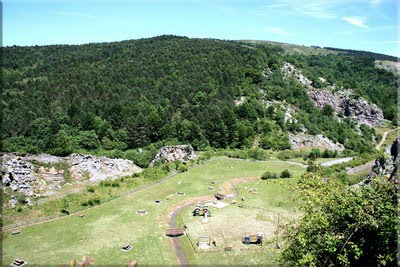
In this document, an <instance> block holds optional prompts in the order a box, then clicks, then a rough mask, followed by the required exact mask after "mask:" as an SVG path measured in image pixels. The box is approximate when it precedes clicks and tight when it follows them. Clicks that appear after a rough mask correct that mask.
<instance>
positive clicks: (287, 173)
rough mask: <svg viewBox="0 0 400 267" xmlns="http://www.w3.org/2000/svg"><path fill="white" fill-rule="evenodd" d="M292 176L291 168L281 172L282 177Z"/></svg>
mask: <svg viewBox="0 0 400 267" xmlns="http://www.w3.org/2000/svg"><path fill="white" fill-rule="evenodd" d="M290 177H292V174H291V173H290V171H289V170H284V171H283V172H281V178H290Z"/></svg>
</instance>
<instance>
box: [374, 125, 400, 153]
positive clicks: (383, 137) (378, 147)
mask: <svg viewBox="0 0 400 267" xmlns="http://www.w3.org/2000/svg"><path fill="white" fill-rule="evenodd" d="M399 129H400V128H396V129H393V130H389V131H386V132H384V133H383V135H382V140H381V141H380V142H379V143H378V144H376V146H375V148H376V149H377V150H379V149H380V148H381V146H382V145H383V143H385V140H386V137H387V136H388V134H389V133H390V132H393V131H397V130H399Z"/></svg>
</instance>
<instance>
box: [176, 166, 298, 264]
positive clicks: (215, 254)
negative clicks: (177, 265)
mask: <svg viewBox="0 0 400 267" xmlns="http://www.w3.org/2000/svg"><path fill="white" fill-rule="evenodd" d="M297 174H299V172H296V174H295V176H298V175H297ZM296 182H297V179H296V178H294V179H276V180H267V181H263V180H259V181H254V182H246V183H240V184H237V185H236V188H237V190H238V196H237V197H236V198H233V199H227V200H225V201H224V202H225V203H226V204H227V205H226V206H225V207H222V208H213V207H210V211H211V214H212V217H210V218H208V222H207V223H203V222H202V217H194V216H192V213H191V212H192V210H193V209H194V206H190V207H189V208H187V209H184V210H183V211H182V212H181V214H179V215H180V216H179V217H177V221H178V222H181V225H183V224H185V225H186V226H187V230H186V232H187V233H188V235H187V236H183V237H181V240H182V242H183V243H184V248H185V253H186V255H187V256H188V258H189V262H190V263H191V264H199V265H209V264H211V263H213V262H218V263H219V264H222V265H232V264H235V265H246V264H276V257H277V255H278V253H279V250H277V249H276V241H277V232H276V230H277V229H278V214H279V222H280V223H279V225H280V227H282V225H283V224H284V223H285V222H287V220H288V219H293V218H295V217H296V216H298V212H297V211H296V210H295V206H296V205H295V203H296V197H297V195H298V194H297V192H296V191H295V189H294V188H295V186H294V184H295V183H296ZM255 189H256V190H255ZM254 192H257V193H254ZM242 197H244V201H242ZM232 201H235V202H236V204H231V203H232ZM237 204H241V205H243V207H242V208H239V207H238V205H237ZM257 232H263V233H264V244H263V246H257V245H244V244H242V242H241V239H242V237H243V236H244V234H246V233H247V234H256V233H257ZM281 234H282V231H280V232H279V239H278V240H281ZM198 236H209V237H210V238H211V240H213V239H215V240H216V242H217V246H216V247H214V246H213V245H212V246H211V248H210V249H208V250H204V252H202V253H199V252H198V251H202V250H201V249H198V248H197V237H198ZM188 239H190V240H191V243H192V244H193V245H192V244H191V243H190V242H189V240H188ZM226 246H231V247H232V248H233V251H227V252H225V251H223V250H224V248H225V247H226Z"/></svg>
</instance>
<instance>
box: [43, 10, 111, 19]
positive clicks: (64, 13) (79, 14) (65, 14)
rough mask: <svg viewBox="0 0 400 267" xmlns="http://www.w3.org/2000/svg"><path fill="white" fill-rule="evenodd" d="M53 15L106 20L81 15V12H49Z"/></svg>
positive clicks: (89, 15) (84, 14)
mask: <svg viewBox="0 0 400 267" xmlns="http://www.w3.org/2000/svg"><path fill="white" fill-rule="evenodd" d="M49 13H51V14H55V15H59V16H68V17H81V18H87V19H104V18H105V17H101V16H94V15H91V14H87V13H80V12H64V11H49Z"/></svg>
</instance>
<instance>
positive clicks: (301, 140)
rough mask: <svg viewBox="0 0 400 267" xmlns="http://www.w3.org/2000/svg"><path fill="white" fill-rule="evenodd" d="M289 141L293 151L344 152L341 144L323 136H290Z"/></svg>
mask: <svg viewBox="0 0 400 267" xmlns="http://www.w3.org/2000/svg"><path fill="white" fill-rule="evenodd" d="M289 141H290V144H291V146H292V149H306V148H313V147H318V148H323V149H329V150H333V151H338V152H342V151H343V150H344V146H343V145H342V144H339V143H334V142H333V141H332V140H330V139H328V138H326V137H324V136H322V135H320V134H319V135H309V134H296V135H294V134H289Z"/></svg>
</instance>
